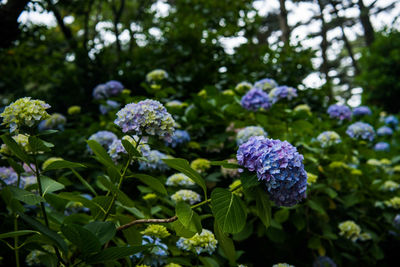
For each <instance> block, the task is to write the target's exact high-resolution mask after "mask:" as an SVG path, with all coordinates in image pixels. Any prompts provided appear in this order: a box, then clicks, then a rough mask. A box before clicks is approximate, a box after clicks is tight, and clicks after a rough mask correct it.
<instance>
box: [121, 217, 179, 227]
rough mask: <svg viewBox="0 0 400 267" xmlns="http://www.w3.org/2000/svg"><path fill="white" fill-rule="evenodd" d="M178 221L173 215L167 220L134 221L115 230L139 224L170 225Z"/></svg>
mask: <svg viewBox="0 0 400 267" xmlns="http://www.w3.org/2000/svg"><path fill="white" fill-rule="evenodd" d="M176 220H178V217H177V216H176V215H175V216H173V217H171V218H168V219H140V220H134V221H131V222H129V223H127V224H124V225H121V226H120V227H118V228H117V231H121V230H125V229H127V228H129V227H131V226H133V225H135V224H141V223H170V222H174V221H176Z"/></svg>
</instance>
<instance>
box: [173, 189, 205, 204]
mask: <svg viewBox="0 0 400 267" xmlns="http://www.w3.org/2000/svg"><path fill="white" fill-rule="evenodd" d="M171 199H172V200H173V201H174V202H175V203H177V202H179V201H185V202H188V203H189V204H190V205H193V204H195V203H197V202H200V200H201V198H200V195H199V194H197V193H196V192H194V191H192V190H188V189H181V190H179V191H177V192H176V193H175V194H173V195H172V196H171Z"/></svg>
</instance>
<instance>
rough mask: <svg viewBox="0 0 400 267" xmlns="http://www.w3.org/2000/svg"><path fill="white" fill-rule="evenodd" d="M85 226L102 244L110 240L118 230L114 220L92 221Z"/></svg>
mask: <svg viewBox="0 0 400 267" xmlns="http://www.w3.org/2000/svg"><path fill="white" fill-rule="evenodd" d="M84 228H86V229H87V230H89V231H90V232H91V233H92V234H94V235H95V236H96V237H97V239H98V240H99V241H100V243H101V244H102V245H104V244H105V243H107V242H108V241H110V240H111V239H112V238H113V237H114V236H115V234H116V232H117V228H116V227H115V224H114V223H113V222H91V223H89V224H87V225H85V226H84Z"/></svg>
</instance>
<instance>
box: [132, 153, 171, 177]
mask: <svg viewBox="0 0 400 267" xmlns="http://www.w3.org/2000/svg"><path fill="white" fill-rule="evenodd" d="M143 156H144V157H145V158H146V160H139V170H144V171H156V170H158V171H161V172H164V171H166V170H169V167H168V165H167V164H165V163H164V161H162V160H163V159H166V158H168V156H167V155H165V154H164V153H161V152H160V151H158V150H150V151H149V152H147V153H146V154H145V155H143Z"/></svg>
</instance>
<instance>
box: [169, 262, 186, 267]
mask: <svg viewBox="0 0 400 267" xmlns="http://www.w3.org/2000/svg"><path fill="white" fill-rule="evenodd" d="M165 267H182V265H180V264H177V263H173V262H171V263H168V264H167V265H165Z"/></svg>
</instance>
